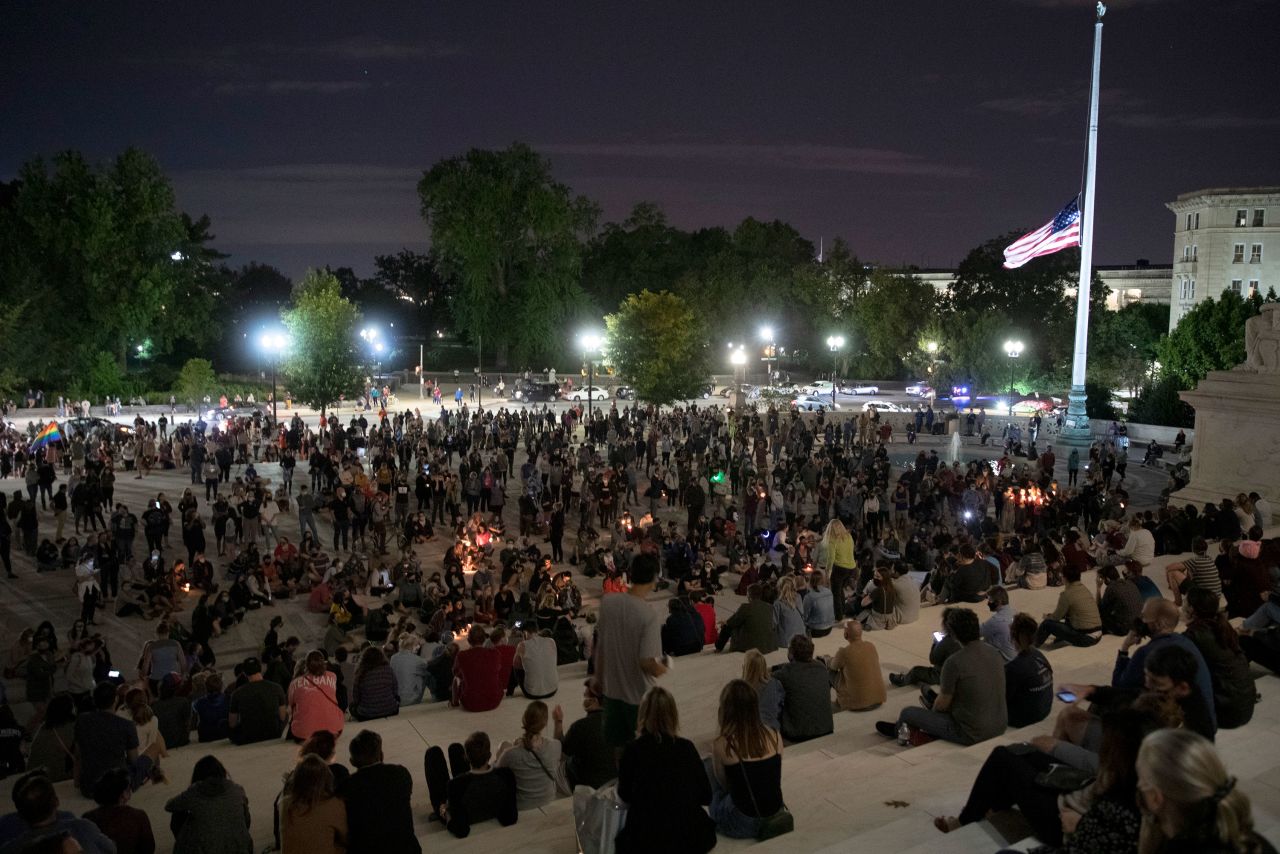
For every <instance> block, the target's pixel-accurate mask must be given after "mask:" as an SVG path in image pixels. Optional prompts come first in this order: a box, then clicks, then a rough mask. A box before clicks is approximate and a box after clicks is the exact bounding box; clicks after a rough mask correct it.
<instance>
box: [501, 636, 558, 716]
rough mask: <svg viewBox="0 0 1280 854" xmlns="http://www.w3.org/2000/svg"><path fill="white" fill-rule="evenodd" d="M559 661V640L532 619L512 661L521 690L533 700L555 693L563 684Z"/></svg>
mask: <svg viewBox="0 0 1280 854" xmlns="http://www.w3.org/2000/svg"><path fill="white" fill-rule="evenodd" d="M557 663H558V659H557V657H556V642H555V641H554V640H552V638H551V636H550V634H549V633H548V634H541V633H539V632H538V627H537V626H536V625H534V624H533V623H532V622H530V623H529V624H527V625H526V626H524V640H522V641H520V643H519V645H517V646H516V654H515V658H514V659H513V661H512V666H513V668H514V669H515V676H516V684H518V685H519V686H520V690H521V692H522V693H523V694H524V695H525V696H526V697H528V698H529V699H530V700H541V699H545V698H546V697H551V696H554V695H555V693H556V691H557V690H558V689H559V687H560V672H559V671H558V670H557V669H556V665H557Z"/></svg>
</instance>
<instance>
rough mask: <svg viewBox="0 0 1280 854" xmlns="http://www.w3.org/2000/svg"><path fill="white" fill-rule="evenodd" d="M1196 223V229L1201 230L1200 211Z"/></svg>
mask: <svg viewBox="0 0 1280 854" xmlns="http://www.w3.org/2000/svg"><path fill="white" fill-rule="evenodd" d="M1195 223H1196V225H1195V227H1196V228H1199V227H1200V212H1199V211H1196V219H1195Z"/></svg>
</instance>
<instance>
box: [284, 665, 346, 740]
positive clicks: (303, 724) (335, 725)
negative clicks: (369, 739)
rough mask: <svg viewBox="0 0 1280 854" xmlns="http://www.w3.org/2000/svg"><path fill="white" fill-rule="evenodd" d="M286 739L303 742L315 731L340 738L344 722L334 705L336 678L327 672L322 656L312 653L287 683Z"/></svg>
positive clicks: (340, 711)
mask: <svg viewBox="0 0 1280 854" xmlns="http://www.w3.org/2000/svg"><path fill="white" fill-rule="evenodd" d="M288 696H289V713H290V714H289V735H290V736H291V737H292V738H293V739H294V740H295V741H306V740H307V739H309V738H311V736H312V735H314V734H315V733H316V732H317V731H320V730H327V731H328V732H331V733H333V734H334V735H341V734H342V724H343V720H344V718H345V715H344V714H343V711H342V708H341V707H340V705H339V704H338V677H337V674H335V673H333V672H332V671H330V670H329V662H328V660H327V659H326V658H325V656H324V652H322V651H321V650H318V649H313V650H311V652H309V653H307V657H306V659H305V660H304V661H303V662H302V672H301V673H299V674H298V676H296V677H294V680H293V681H292V682H290V683H289V694H288Z"/></svg>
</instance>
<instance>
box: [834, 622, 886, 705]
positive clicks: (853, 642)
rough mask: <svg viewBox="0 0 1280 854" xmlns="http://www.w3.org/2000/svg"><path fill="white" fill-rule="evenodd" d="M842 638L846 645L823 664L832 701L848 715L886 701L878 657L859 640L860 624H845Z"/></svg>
mask: <svg viewBox="0 0 1280 854" xmlns="http://www.w3.org/2000/svg"><path fill="white" fill-rule="evenodd" d="M844 639H845V640H847V641H848V642H849V643H848V645H847V646H843V647H841V648H840V649H838V650H836V654H835V655H834V656H832V658H831V660H830V661H829V662H828V663H827V667H828V669H830V670H831V684H832V687H834V688H835V689H836V700H837V702H839V704H840V708H841V709H844V710H845V711H849V712H865V711H869V710H871V709H874V708H877V707H878V706H880V704H881V703H883V702H884V701H885V699H886V697H885V693H886V692H885V687H884V676H883V675H881V673H880V656H879V655H878V654H877V653H876V648H875V646H874V645H873V644H872V643H871V642H870V641H865V640H863V639H862V623H859V622H858V621H857V620H846V621H845V623H844Z"/></svg>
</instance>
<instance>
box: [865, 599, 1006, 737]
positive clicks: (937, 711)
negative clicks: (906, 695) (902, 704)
mask: <svg viewBox="0 0 1280 854" xmlns="http://www.w3.org/2000/svg"><path fill="white" fill-rule="evenodd" d="M947 629H948V632H949V634H951V635H952V636H953V637H955V639H956V640H957V641H959V643H960V644H961V649H960V651H959V652H957V653H956V654H955V655H952V656H951V657H950V658H948V659H947V661H946V663H945V664H943V665H942V679H941V682H940V683H939V687H940V689H941V690H940V691H939V693H938V695H937V697H936V698H935V699H934V700H933V702H932V704H931V707H930V708H920V707H918V706H909V707H907V708H905V709H903V710H902V712H901V714H899V715H898V720H897V722H896V723H894V722H892V721H879V722H877V723H876V731H877V732H879V733H880V734H881V735H884V736H887V737H889V738H896V737H897V736H898V730H899V727H900V726H901V725H902V724H907V725H908V726H909V727H913V728H915V729H917V730H920V731H921V732H924V733H925V734H927V735H931V736H933V737H934V738H941V739H943V740H945V741H953V742H955V743H957V744H976V743H978V742H979V741H986V740H987V739H988V738H994V737H995V736H997V735H1000V734H1001V733H1003V732H1004V731H1005V728H1006V727H1007V726H1008V723H1009V712H1008V709H1007V708H1006V705H1005V693H1004V692H1005V683H1004V658H1003V657H1001V655H1000V653H999V652H997V651H996V650H995V648H994V647H992V646H991V645H990V644H986V643H983V642H982V636H981V633H980V630H979V627H978V615H977V614H975V613H974V612H973V611H970V610H968V609H965V608H956V609H954V610H953V611H952V612H951V614H950V618H949V619H948V621H947Z"/></svg>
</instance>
